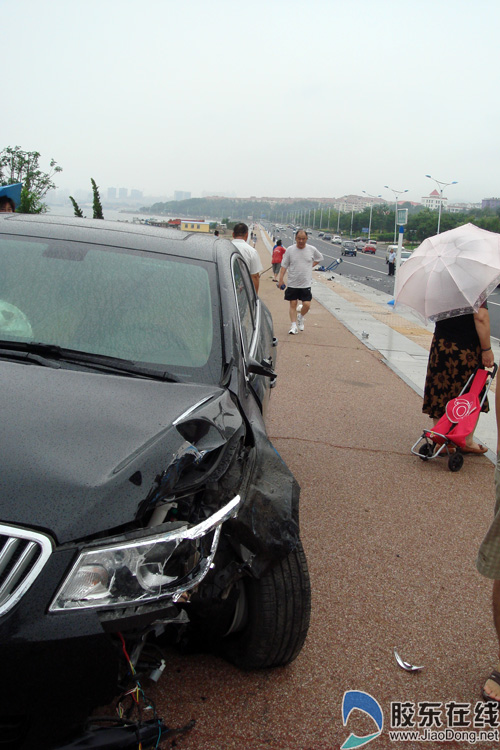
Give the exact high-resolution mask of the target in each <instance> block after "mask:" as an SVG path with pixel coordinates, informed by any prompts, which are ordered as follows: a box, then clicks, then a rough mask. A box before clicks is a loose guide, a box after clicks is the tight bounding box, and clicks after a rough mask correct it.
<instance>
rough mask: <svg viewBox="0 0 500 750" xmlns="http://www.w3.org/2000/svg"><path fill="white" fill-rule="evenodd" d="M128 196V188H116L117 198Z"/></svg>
mask: <svg viewBox="0 0 500 750" xmlns="http://www.w3.org/2000/svg"><path fill="white" fill-rule="evenodd" d="M127 197H128V188H120V189H119V190H118V198H120V200H121V199H123V198H127Z"/></svg>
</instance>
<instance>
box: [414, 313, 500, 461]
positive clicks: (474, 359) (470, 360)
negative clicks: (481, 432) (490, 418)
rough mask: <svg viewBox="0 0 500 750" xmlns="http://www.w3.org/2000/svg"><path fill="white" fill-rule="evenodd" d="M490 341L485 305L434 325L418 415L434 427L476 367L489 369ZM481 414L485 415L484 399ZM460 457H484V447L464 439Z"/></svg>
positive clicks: (470, 438) (490, 365)
mask: <svg viewBox="0 0 500 750" xmlns="http://www.w3.org/2000/svg"><path fill="white" fill-rule="evenodd" d="M494 363H495V360H494V356H493V352H492V350H491V341H490V317H489V313H488V309H487V307H486V303H483V305H482V307H480V308H479V310H478V312H477V313H469V314H466V315H458V316H455V317H452V318H445V319H443V320H439V321H438V322H437V323H436V328H435V330H434V336H433V338H432V343H431V349H430V354H429V362H428V365H427V376H426V379H425V388H424V403H423V406H422V411H423V412H424V414H428V415H429V416H430V417H432V419H433V420H434V424H436V423H437V422H438V421H439V419H440V418H441V417H442V416H443V414H444V413H445V409H446V404H447V403H448V401H450V400H451V399H452V398H456V397H457V396H458V395H459V394H460V392H461V391H462V390H463V387H464V386H465V384H466V383H467V381H468V379H469V378H470V376H471V375H472V373H473V372H474V370H475V369H476V367H478V366H480V367H493V365H494ZM481 411H484V412H486V411H489V405H488V399H485V400H484V403H483V406H482V409H481ZM465 443H466V447H465V448H463V449H462V452H463V453H477V454H482V453H486V451H487V450H488V449H487V448H486V446H484V445H480V444H479V443H476V442H475V441H474V439H473V433H471V434H470V435H468V436H467V438H466V440H465Z"/></svg>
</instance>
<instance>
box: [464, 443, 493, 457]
mask: <svg viewBox="0 0 500 750" xmlns="http://www.w3.org/2000/svg"><path fill="white" fill-rule="evenodd" d="M461 451H462V453H475V454H476V455H478V456H482V455H483V454H484V453H486V452H487V451H488V448H487V447H486V446H485V445H479V446H478V447H477V448H469V447H468V446H467V445H465V446H464V447H463V448H461Z"/></svg>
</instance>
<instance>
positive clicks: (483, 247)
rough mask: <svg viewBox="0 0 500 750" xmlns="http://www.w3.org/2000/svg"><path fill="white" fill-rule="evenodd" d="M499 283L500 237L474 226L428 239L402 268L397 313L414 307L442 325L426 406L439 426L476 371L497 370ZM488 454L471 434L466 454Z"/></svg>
mask: <svg viewBox="0 0 500 750" xmlns="http://www.w3.org/2000/svg"><path fill="white" fill-rule="evenodd" d="M499 280H500V235H499V234H497V233H496V232H488V231H486V230H485V229H480V228H479V227H476V226H474V225H473V224H465V225H463V226H460V227H457V228H456V229H451V230H450V231H449V232H443V233H442V234H439V235H436V236H435V237H428V238H427V239H426V240H424V242H422V244H421V245H420V247H418V248H417V249H416V250H415V252H414V253H413V254H412V255H411V257H410V258H408V260H407V261H406V262H405V264H404V266H402V267H401V268H400V269H399V272H398V275H397V277H396V288H395V293H394V297H395V306H394V307H395V309H398V308H399V307H410V308H412V309H413V310H415V311H416V312H417V313H418V314H419V315H420V316H421V317H423V318H424V319H425V321H426V322H427V321H428V320H432V321H435V322H436V328H435V331H434V337H433V339H432V344H431V350H430V355H429V363H428V367H427V377H426V381H425V390H424V404H423V411H424V413H425V414H429V416H430V417H432V418H433V419H434V423H436V422H437V421H438V420H439V419H440V418H441V417H442V416H443V414H444V413H445V409H446V404H447V403H448V401H450V400H451V399H452V398H455V397H456V396H458V395H459V394H460V392H461V391H462V390H463V388H464V386H465V384H466V383H467V380H468V379H469V377H470V376H471V374H472V373H473V372H474V370H475V369H476V367H478V366H480V367H485V368H489V367H493V364H494V357H493V352H492V351H491V341H490V318H489V314H488V310H487V307H486V299H487V297H488V295H489V294H490V293H491V292H492V291H493V289H495V287H496V286H497V284H498V282H499ZM488 410H489V405H488V400H487V399H485V400H484V403H483V406H482V411H488ZM486 451H487V448H486V447H485V446H483V445H479V444H478V443H476V442H475V441H474V439H473V434H472V433H471V434H470V435H468V437H467V439H466V447H465V448H464V449H463V452H466V453H478V454H482V453H486Z"/></svg>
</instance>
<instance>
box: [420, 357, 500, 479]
mask: <svg viewBox="0 0 500 750" xmlns="http://www.w3.org/2000/svg"><path fill="white" fill-rule="evenodd" d="M497 369H498V368H497V365H493V370H485V369H484V368H482V367H477V368H476V369H475V370H474V372H473V373H472V375H471V376H470V378H469V379H468V381H467V383H466V384H465V386H464V388H463V390H462V391H461V393H460V395H459V396H457V397H456V398H452V399H451V401H448V403H447V404H446V411H445V413H444V414H443V416H442V417H441V419H440V420H439V422H437V424H436V425H435V426H434V427H433V428H432V430H424V431H423V433H422V436H421V437H419V439H418V440H417V442H416V443H415V445H414V446H413V447H412V449H411V452H412V453H413V454H414V455H415V456H419V458H421V459H422V461H430V460H431V459H434V458H437V457H438V456H439V455H440V454H441V453H442V452H443V451H446V453H447V454H448V468H449V470H450V471H460V469H461V468H462V465H463V462H464V457H463V454H462V453H461V452H460V449H461V448H465V439H466V437H467V435H470V433H471V432H473V431H474V428H475V426H476V424H477V420H478V419H479V414H480V412H481V407H482V405H483V403H484V400H485V398H486V396H487V395H488V391H489V390H490V386H491V383H492V381H493V378H494V377H495V375H496V372H497ZM483 388H484V389H485V390H484V393H483V397H482V399H481V401H479V396H480V394H481V391H482V390H483ZM422 440H423V441H424V442H423V443H422V445H420V448H418V450H417V446H418V445H419V443H421V441H422ZM450 447H451V448H453V449H454V450H450Z"/></svg>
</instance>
